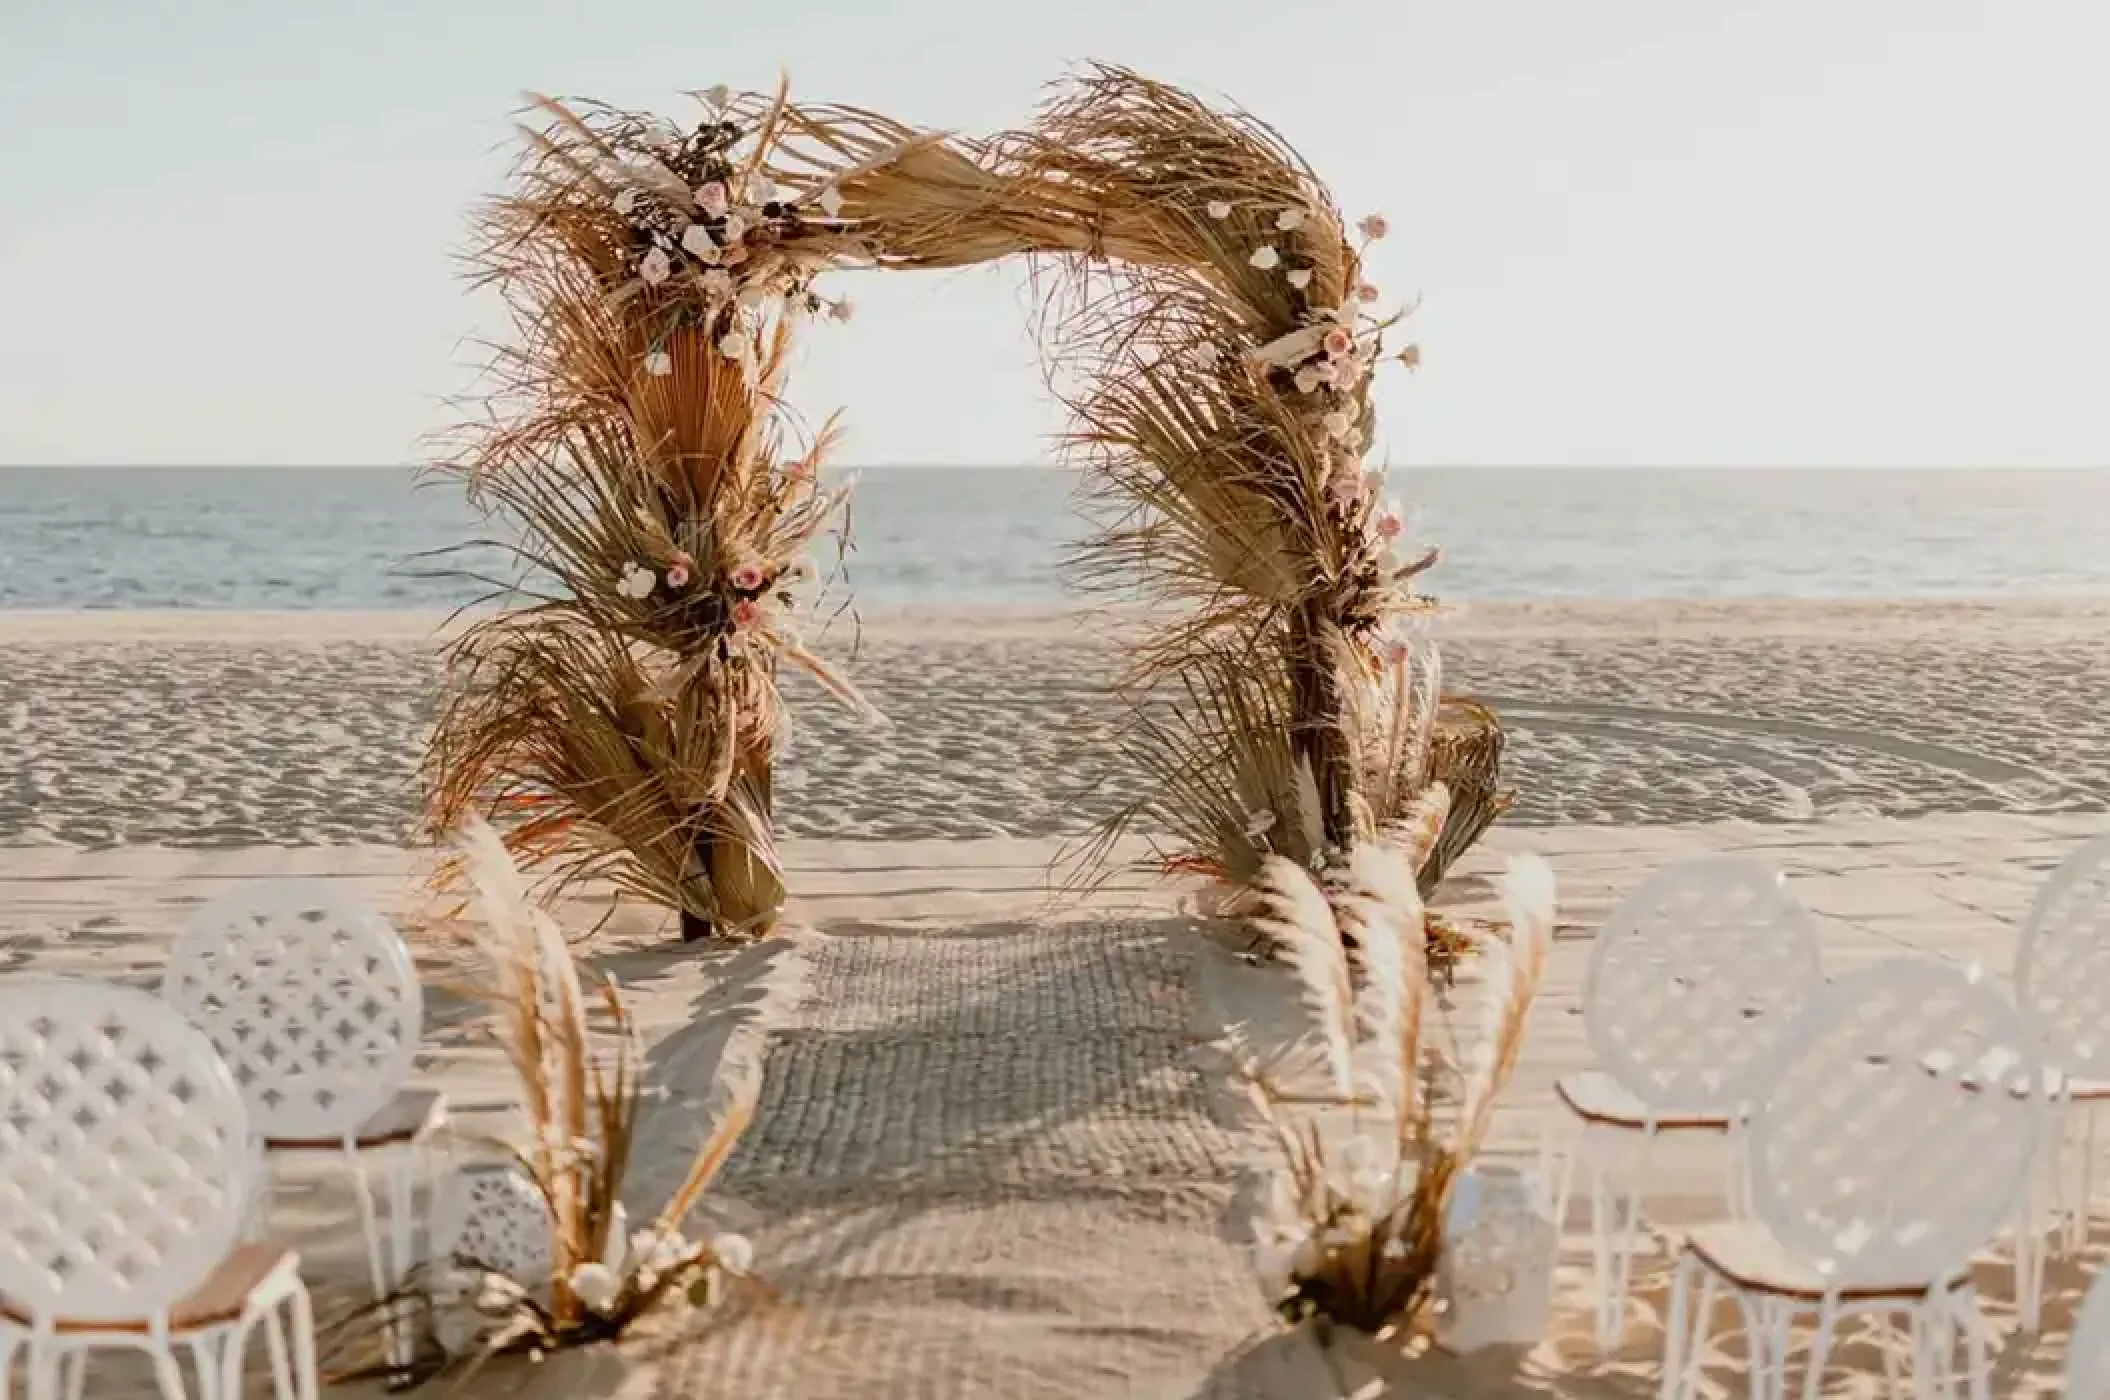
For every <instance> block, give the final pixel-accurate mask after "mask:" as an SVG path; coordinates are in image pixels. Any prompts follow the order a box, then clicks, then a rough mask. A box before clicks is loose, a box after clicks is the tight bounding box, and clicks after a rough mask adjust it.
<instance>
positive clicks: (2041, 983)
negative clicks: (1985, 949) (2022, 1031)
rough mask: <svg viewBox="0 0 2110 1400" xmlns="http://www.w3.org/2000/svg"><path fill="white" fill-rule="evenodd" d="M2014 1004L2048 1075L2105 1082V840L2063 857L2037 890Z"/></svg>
mask: <svg viewBox="0 0 2110 1400" xmlns="http://www.w3.org/2000/svg"><path fill="white" fill-rule="evenodd" d="M2015 999H2016V1000H2017V1001H2018V1002H2019V1003H2020V1004H2021V1007H2022V1010H2023V1012H2024V1014H2025V1015H2028V1016H2029V1017H2030V1018H2031V1019H2033V1020H2034V1021H2035V1022H2036V1024H2037V1027H2038V1029H2039V1030H2040V1031H2041V1032H2042V1034H2043V1036H2044V1048H2045V1052H2046V1054H2047V1056H2048V1057H2049V1058H2050V1060H2051V1063H2052V1067H2053V1068H2054V1069H2057V1070H2059V1071H2060V1072H2062V1073H2064V1074H2068V1075H2071V1076H2074V1077H2076V1078H2086V1079H2110V836H2099V837H2097V838H2096V839H2095V840H2093V841H2090V842H2088V843H2087V844H2086V845H2084V846H2082V847H2080V848H2079V849H2078V850H2076V851H2074V852H2073V853H2072V854H2071V855H2069V856H2067V857H2066V859H2065V860H2064V861H2063V862H2062V863H2061V864H2060V866H2059V868H2058V869H2057V870H2055V871H2053V872H2052V873H2051V876H2050V878H2048V879H2047V880H2046V881H2045V882H2044V886H2043V888H2042V889H2040V890H2038V891H2037V897H2036V900H2035V901H2034V902H2033V903H2032V904H2031V905H2030V910H2029V917H2028V918H2027V920H2025V922H2024V923H2023V926H2022V937H2021V940H2020V946H2019V947H2018V949H2017V952H2016V956H2015Z"/></svg>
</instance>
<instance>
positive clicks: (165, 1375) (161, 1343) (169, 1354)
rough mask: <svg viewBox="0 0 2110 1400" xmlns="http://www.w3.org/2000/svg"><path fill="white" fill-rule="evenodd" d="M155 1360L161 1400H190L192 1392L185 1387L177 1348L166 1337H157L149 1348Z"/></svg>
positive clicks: (155, 1375) (155, 1380)
mask: <svg viewBox="0 0 2110 1400" xmlns="http://www.w3.org/2000/svg"><path fill="white" fill-rule="evenodd" d="M148 1349H149V1351H150V1352H151V1353H152V1355H153V1360H154V1384H155V1385H156V1386H157V1387H158V1388H159V1389H160V1391H161V1400H189V1395H190V1392H189V1391H188V1390H186V1389H185V1388H184V1385H183V1368H182V1367H181V1366H179V1365H177V1364H176V1348H175V1347H174V1346H173V1345H172V1344H171V1343H170V1342H169V1340H168V1339H167V1338H166V1337H157V1338H156V1339H155V1340H154V1341H153V1342H152V1343H151V1344H150V1346H149V1348H148Z"/></svg>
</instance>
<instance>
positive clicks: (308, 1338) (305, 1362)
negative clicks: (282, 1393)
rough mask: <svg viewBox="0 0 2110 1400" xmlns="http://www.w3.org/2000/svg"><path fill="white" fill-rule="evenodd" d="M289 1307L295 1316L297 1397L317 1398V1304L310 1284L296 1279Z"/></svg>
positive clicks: (298, 1398) (294, 1352)
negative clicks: (310, 1296)
mask: <svg viewBox="0 0 2110 1400" xmlns="http://www.w3.org/2000/svg"><path fill="white" fill-rule="evenodd" d="M286 1306H287V1311H289V1312H290V1313H292V1315H293V1393H294V1400H317V1396H318V1393H319V1392H320V1390H321V1388H322V1386H321V1382H320V1381H319V1380H318V1379H317V1378H316V1374H315V1305H314V1303H312V1302H311V1301H309V1298H308V1286H307V1285H306V1284H304V1283H302V1282H300V1281H299V1280H298V1279H295V1280H294V1282H293V1288H292V1293H291V1296H290V1297H288V1298H287V1300H286Z"/></svg>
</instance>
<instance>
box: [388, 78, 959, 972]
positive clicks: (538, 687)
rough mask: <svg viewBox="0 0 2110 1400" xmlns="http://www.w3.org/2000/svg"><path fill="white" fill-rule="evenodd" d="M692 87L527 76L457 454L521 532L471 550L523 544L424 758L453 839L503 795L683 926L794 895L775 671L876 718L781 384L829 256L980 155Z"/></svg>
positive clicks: (490, 580)
mask: <svg viewBox="0 0 2110 1400" xmlns="http://www.w3.org/2000/svg"><path fill="white" fill-rule="evenodd" d="M699 97H700V101H701V105H702V109H703V111H702V116H701V119H700V120H698V121H697V122H695V123H694V124H693V125H692V126H690V127H687V128H680V127H676V126H674V125H673V124H671V123H669V122H667V121H665V120H663V119H660V118H657V117H652V116H646V115H641V114H636V113H629V112H623V111H619V110H616V109H612V108H607V107H601V106H598V105H593V104H584V103H575V104H569V105H567V104H562V103H557V102H554V101H550V100H548V99H540V98H538V99H535V104H534V109H533V110H534V111H536V112H537V113H539V114H541V116H542V117H543V118H544V122H543V124H542V125H541V126H540V127H538V128H536V129H533V130H531V131H529V132H528V133H527V144H528V150H527V155H526V157H525V158H524V160H523V162H522V164H521V166H520V169H519V171H518V172H517V174H516V177H515V181H514V186H513V189H512V190H511V191H510V192H509V193H508V194H507V195H506V196H504V197H503V198H501V199H499V200H497V201H495V202H494V203H493V204H492V205H491V206H489V208H488V209H487V210H486V211H485V212H484V214H483V216H482V218H481V220H480V232H481V238H480V242H479V245H478V248H477V251H476V254H475V261H476V265H477V268H478V271H479V274H480V277H481V279H482V280H483V281H485V282H487V283H489V284H491V285H493V286H495V287H496V288H497V289H498V290H499V291H500V293H501V294H502V296H503V297H504V299H505V301H506V303H507V305H508V306H509V307H510V308H511V311H512V319H513V323H514V338H513V341H512V342H511V343H510V344H507V345H505V346H502V347H500V348H499V349H498V350H496V351H495V352H494V355H493V364H492V379H491V382H490V384H489V385H488V392H487V395H486V401H485V403H484V405H483V409H484V411H483V412H482V414H481V415H480V416H479V417H477V418H476V419H474V420H473V421H472V422H471V423H470V425H469V426H468V427H467V428H466V429H465V430H464V433H463V436H462V437H461V439H460V440H459V441H458V442H457V443H456V444H454V450H453V452H452V453H451V455H450V457H449V458H448V460H447V462H446V463H445V464H444V470H446V471H448V472H450V473H451V474H453V475H455V476H456V477H458V478H459V479H461V480H462V481H463V482H464V483H465V484H466V486H467V487H468V489H469V492H470V495H471V498H472V500H474V501H476V502H477V503H479V504H481V505H482V506H483V507H484V508H485V509H486V510H487V511H488V512H489V513H490V514H491V515H492V516H493V517H494V518H495V519H496V520H497V521H498V522H499V523H501V524H502V525H503V526H504V527H506V532H505V534H504V535H503V536H501V537H499V538H497V539H487V540H479V541H474V542H472V546H473V547H477V548H488V547H491V546H494V545H495V546H496V547H497V548H498V549H500V550H502V551H505V552H506V553H507V554H508V555H509V556H510V557H512V558H513V559H514V560H516V561H517V563H518V564H519V565H520V568H519V571H518V575H517V576H513V577H483V578H482V581H483V582H484V583H485V584H486V585H487V586H488V588H489V593H488V595H487V601H490V602H495V603H507V604H511V605H512V606H510V607H509V608H508V609H507V610H506V611H503V612H500V613H497V614H495V615H491V616H486V617H483V618H480V619H478V620H477V621H475V622H474V623H473V624H472V625H471V626H470V627H469V628H468V629H467V630H466V631H465V632H464V633H463V634H462V635H461V636H460V637H459V638H458V639H457V640H456V641H455V642H454V643H453V645H452V649H451V652H450V662H451V665H450V677H451V684H450V686H449V689H448V695H447V699H446V702H445V705H444V707H443V710H442V713H441V716H440V719H439V723H438V726H437V728H436V732H435V736H434V740H433V743H432V747H431V749H430V751H429V754H428V761H427V778H428V789H429V791H430V793H431V804H430V806H431V810H430V813H429V826H430V828H431V829H432V830H433V831H435V832H444V831H447V830H451V829H453V828H454V827H455V826H457V825H458V824H459V823H460V822H461V821H462V820H463V819H464V818H465V817H467V816H469V815H471V814H486V815H489V816H491V817H492V818H494V819H495V820H496V821H497V822H498V823H499V825H500V826H501V829H502V831H503V833H504V837H505V840H506V841H507V844H508V845H509V847H510V848H511V849H512V850H513V851H514V852H515V853H516V854H517V855H518V856H519V857H520V858H521V859H522V860H523V861H524V862H525V863H527V864H529V865H530V866H534V867H537V868H539V869H541V870H543V871H544V872H545V873H547V874H549V875H551V876H552V877H553V878H554V879H556V880H557V881H558V882H559V883H566V882H573V881H578V880H585V879H600V880H605V881H607V882H609V883H611V884H613V885H614V886H615V887H616V888H618V889H620V890H623V891H625V892H628V893H630V894H633V895H636V896H639V897H641V898H644V899H646V900H648V901H650V902H652V903H655V904H659V905H661V906H663V907H666V908H670V909H673V910H677V911H679V914H680V916H681V926H682V932H683V935H684V937H687V938H700V937H706V936H752V935H756V934H760V933H765V932H767V931H768V930H769V928H770V927H771V926H772V925H773V923H774V921H775V919H776V918H777V916H778V913H779V911H780V910H781V907H782V903H783V896H784V888H783V880H782V869H781V859H780V857H779V854H778V851H777V846H776V840H775V826H774V811H773V805H774V804H773V781H772V779H773V771H772V770H773V764H774V761H775V756H776V750H777V747H778V742H779V739H780V736H781V731H782V725H783V704H782V700H781V697H780V695H779V692H778V688H777V685H778V676H779V671H780V668H781V667H784V666H790V667H793V668H796V669H799V670H802V671H804V672H806V673H807V674H809V675H811V676H813V677H814V678H815V679H817V680H818V681H819V682H820V684H821V685H822V686H823V687H825V688H826V689H827V690H829V691H830V692H832V693H833V694H835V695H836V696H837V697H839V698H840V699H842V700H843V701H845V702H846V703H849V704H851V705H853V706H856V707H858V708H859V709H860V710H862V711H864V712H865V713H867V714H870V708H869V706H866V705H865V704H864V702H863V701H862V699H861V698H860V697H858V695H857V694H856V692H855V691H854V689H853V688H852V687H851V686H849V685H848V684H847V683H846V682H845V681H843V680H842V679H841V678H840V677H839V676H838V675H836V674H835V673H834V672H833V671H832V670H831V669H830V668H829V667H828V666H827V665H826V664H825V663H824V662H823V661H822V660H821V659H820V658H819V657H818V656H817V655H815V654H814V653H813V652H812V651H811V650H809V649H808V647H807V645H806V643H805V641H804V639H803V638H802V636H801V635H800V629H799V627H798V625H797V616H798V614H799V612H800V610H801V609H802V608H806V607H808V606H810V605H811V604H812V603H814V602H816V601H817V597H818V590H819V588H820V587H821V586H822V585H823V584H824V583H825V579H824V577H823V575H822V572H821V570H820V567H819V566H818V564H817V563H816V562H815V560H814V559H813V557H812V555H813V551H814V548H815V546H816V545H817V544H818V543H819V542H820V541H821V540H822V539H823V538H824V537H825V536H827V535H830V534H835V535H838V536H839V535H840V534H841V533H842V530H843V528H844V527H843V521H844V508H845V506H846V503H847V499H848V492H849V487H848V485H847V484H843V485H836V486H828V485H824V484H823V483H822V482H821V480H820V471H821V466H822V463H823V461H824V459H825V456H826V454H827V451H828V449H829V448H830V446H831V444H832V442H833V439H834V425H833V422H832V420H831V422H830V423H827V424H824V425H822V427H821V428H820V429H819V430H818V431H815V432H811V433H807V432H804V431H803V430H802V428H801V425H800V424H799V422H798V420H797V418H796V416H795V415H793V414H792V413H791V412H790V410H789V409H788V408H787V407H786V406H785V403H784V399H783V392H782V391H783V385H782V380H783V374H784V369H785V365H786V360H787V355H788V351H789V349H790V346H791V344H792V341H793V338H794V336H795V334H796V331H797V329H798V327H799V325H800V324H801V323H802V322H803V321H805V320H808V319H811V318H813V317H815V316H816V315H825V316H828V317H832V318H834V319H837V320H841V319H845V318H847V317H848V316H849V315H850V303H849V302H848V301H847V300H845V299H841V298H835V299H829V298H825V297H823V296H821V295H820V294H819V292H818V291H817V290H816V289H815V281H816V279H817V278H818V277H819V276H820V275H821V274H822V273H824V272H826V271H827V270H829V269H831V268H835V267H840V266H855V265H867V264H870V263H872V262H874V261H875V260H876V259H877V258H878V257H879V256H880V253H879V252H878V251H875V249H877V248H878V247H879V244H878V243H876V242H875V239H876V238H877V237H878V234H877V232H876V231H878V230H886V235H885V237H886V239H887V240H888V242H887V244H886V246H887V247H888V248H891V249H892V252H891V253H890V254H889V256H893V257H896V258H899V257H902V256H909V255H911V254H912V250H913V249H914V247H915V246H916V241H917V238H918V237H919V229H920V228H921V227H922V225H921V224H919V219H922V218H924V217H926V216H925V215H924V214H923V213H922V212H921V210H922V205H921V203H920V202H919V200H918V199H917V198H916V197H915V192H916V190H917V189H918V188H919V187H918V186H917V184H916V183H915V181H916V179H922V178H937V179H943V178H946V177H947V176H948V174H951V175H953V176H957V175H959V174H960V173H961V172H963V171H964V172H966V173H967V174H968V175H973V174H974V173H975V167H974V166H973V164H972V163H971V162H969V161H967V160H965V158H963V157H961V156H960V155H958V154H957V153H956V152H953V151H951V150H950V149H949V148H947V147H945V146H944V145H943V144H942V143H934V138H931V137H929V136H927V135H925V134H923V133H918V132H915V131H912V130H910V129H908V128H906V127H901V126H899V125H898V124H894V123H890V122H887V121H885V120H884V119H881V118H878V117H873V116H871V115H869V114H864V113H856V112H851V111H848V110H847V109H835V108H828V109H810V110H809V109H800V108H797V107H794V106H792V105H791V104H790V103H788V102H787V101H786V99H785V96H784V94H783V92H782V91H781V90H780V91H779V92H778V93H777V94H776V95H775V96H773V97H765V96H758V95H754V94H740V95H735V94H732V93H730V92H728V91H727V90H725V89H722V88H721V89H714V90H712V91H710V92H708V93H704V94H700V95H699ZM912 176H913V177H915V178H911V177H912ZM904 249H907V250H910V252H908V253H904V252H903V251H902V250H904ZM449 873H450V875H451V874H452V873H453V872H451V871H450V872H449Z"/></svg>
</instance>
